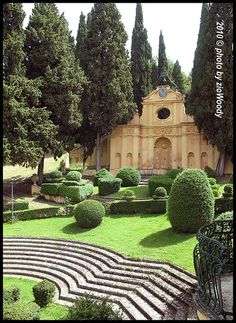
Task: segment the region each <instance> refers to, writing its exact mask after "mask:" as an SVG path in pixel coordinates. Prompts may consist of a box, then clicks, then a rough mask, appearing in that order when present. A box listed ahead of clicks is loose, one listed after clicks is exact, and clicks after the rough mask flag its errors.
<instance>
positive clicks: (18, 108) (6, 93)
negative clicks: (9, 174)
mask: <svg viewBox="0 0 236 323" xmlns="http://www.w3.org/2000/svg"><path fill="white" fill-rule="evenodd" d="M24 17H25V13H24V11H23V9H22V4H20V3H4V5H3V107H4V109H3V162H4V164H11V165H16V164H20V165H23V166H30V167H35V166H36V165H37V164H38V162H39V160H40V158H41V157H42V156H43V153H44V149H45V147H46V148H47V149H49V148H52V147H53V146H54V145H56V144H58V143H57V142H56V141H55V140H54V139H53V138H54V137H55V135H56V132H57V127H56V126H55V125H54V124H53V123H52V122H51V121H50V119H49V116H50V112H49V111H47V110H46V109H45V108H43V107H42V108H35V106H37V104H38V100H39V98H40V96H41V92H40V90H39V86H40V84H41V81H40V80H39V79H35V80H28V79H27V78H26V76H25V66H24V64H23V61H24V57H25V53H24V50H23V48H24V32H23V20H24Z"/></svg>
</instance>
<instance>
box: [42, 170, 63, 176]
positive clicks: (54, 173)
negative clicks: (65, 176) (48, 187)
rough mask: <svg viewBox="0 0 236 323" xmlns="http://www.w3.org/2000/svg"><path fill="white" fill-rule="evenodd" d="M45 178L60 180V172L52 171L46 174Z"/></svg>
mask: <svg viewBox="0 0 236 323" xmlns="http://www.w3.org/2000/svg"><path fill="white" fill-rule="evenodd" d="M46 177H48V178H61V177H62V172H61V171H60V170H54V171H52V172H50V173H48V174H46Z"/></svg>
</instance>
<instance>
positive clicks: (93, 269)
mask: <svg viewBox="0 0 236 323" xmlns="http://www.w3.org/2000/svg"><path fill="white" fill-rule="evenodd" d="M3 274H4V275H14V276H23V277H28V278H38V279H44V278H45V279H48V280H50V281H52V282H54V283H55V284H56V287H57V295H58V299H57V303H59V304H64V305H68V306H71V305H72V304H73V301H74V300H75V299H77V298H78V297H80V296H82V295H85V294H89V295H90V296H91V297H93V298H95V299H101V298H102V297H104V296H108V297H109V301H110V302H111V304H112V305H113V307H114V308H115V309H120V310H121V311H122V312H123V315H124V319H125V320H197V316H196V310H195V308H194V306H193V300H192V294H193V292H194V289H195V285H196V278H195V276H194V275H193V274H192V273H190V272H188V271H186V270H184V269H183V268H181V267H178V266H176V265H174V264H171V263H169V262H163V261H162V262H160V261H154V260H134V259H131V258H129V257H126V256H123V255H121V254H119V253H117V252H115V251H113V250H111V249H108V248H103V247H100V246H97V245H93V244H88V243H84V242H79V241H72V240H63V239H52V238H32V237H6V238H4V239H3Z"/></svg>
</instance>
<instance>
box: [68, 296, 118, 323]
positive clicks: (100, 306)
mask: <svg viewBox="0 0 236 323" xmlns="http://www.w3.org/2000/svg"><path fill="white" fill-rule="evenodd" d="M122 317H123V316H122V314H121V313H119V312H118V311H114V310H113V308H112V306H111V304H110V303H108V298H103V299H102V300H94V299H92V298H90V297H89V296H87V295H86V296H85V297H80V298H79V299H78V300H76V301H75V303H74V305H73V306H72V307H70V308H69V312H68V316H67V320H72V321H80V320H89V321H90V320H99V321H106V320H109V321H110V320H122Z"/></svg>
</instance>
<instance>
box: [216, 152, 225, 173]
mask: <svg viewBox="0 0 236 323" xmlns="http://www.w3.org/2000/svg"><path fill="white" fill-rule="evenodd" d="M224 168H225V150H223V151H221V152H220V155H219V159H218V162H217V166H216V176H217V177H219V176H222V175H223V174H224Z"/></svg>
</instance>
